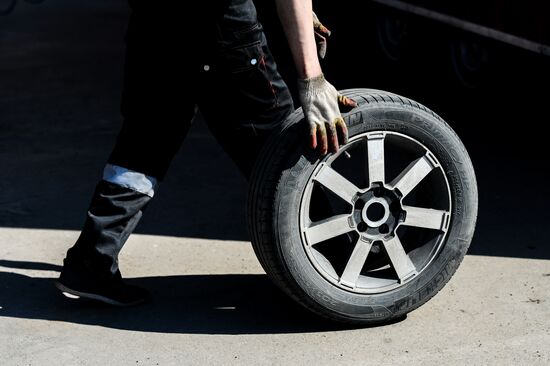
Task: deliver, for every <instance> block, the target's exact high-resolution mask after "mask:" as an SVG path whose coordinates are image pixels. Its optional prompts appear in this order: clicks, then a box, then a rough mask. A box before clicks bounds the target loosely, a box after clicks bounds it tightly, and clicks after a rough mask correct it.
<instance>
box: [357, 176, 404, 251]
mask: <svg viewBox="0 0 550 366" xmlns="http://www.w3.org/2000/svg"><path fill="white" fill-rule="evenodd" d="M403 214H404V211H403V208H402V207H401V201H400V198H399V196H398V194H397V193H396V192H395V191H394V190H390V189H387V188H385V187H382V186H380V185H377V186H374V187H372V188H371V189H369V190H368V191H366V192H365V193H363V194H361V195H360V196H358V197H357V200H356V201H355V205H354V212H353V215H352V217H353V221H354V223H355V227H356V230H357V231H358V232H359V235H361V236H362V237H364V238H365V239H368V240H371V241H372V240H382V239H387V238H388V237H390V236H391V235H393V232H394V231H395V228H396V227H397V224H398V223H399V219H400V218H401V217H402V215H403Z"/></svg>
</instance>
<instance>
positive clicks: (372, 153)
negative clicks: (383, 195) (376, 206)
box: [367, 135, 385, 184]
mask: <svg viewBox="0 0 550 366" xmlns="http://www.w3.org/2000/svg"><path fill="white" fill-rule="evenodd" d="M367 153H368V157H369V184H372V183H374V182H382V183H384V182H385V174H384V135H374V136H372V137H369V138H368V140H367Z"/></svg>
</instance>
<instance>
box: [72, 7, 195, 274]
mask: <svg viewBox="0 0 550 366" xmlns="http://www.w3.org/2000/svg"><path fill="white" fill-rule="evenodd" d="M173 26H174V24H167V23H166V22H165V21H164V19H163V17H161V16H160V14H150V13H147V12H145V11H141V10H134V11H133V12H132V14H131V18H130V23H129V26H128V31H127V36H126V61H125V71H124V72H125V75H124V85H123V94H122V105H121V110H122V115H123V118H124V120H123V126H122V129H121V131H120V133H119V135H118V138H117V141H116V144H115V147H114V149H113V152H112V154H111V155H110V157H109V159H108V164H107V166H106V167H105V171H104V175H103V179H102V180H101V181H100V182H99V183H98V184H97V186H96V189H95V192H94V195H93V197H92V200H91V204H90V206H89V209H88V211H87V215H86V220H85V224H84V227H83V229H82V232H81V234H80V237H79V238H78V240H77V242H76V243H75V245H74V246H73V248H71V249H69V251H68V253H67V258H66V262H65V264H68V263H69V264H74V265H73V266H71V267H73V268H74V267H75V266H76V267H78V266H80V267H81V268H85V269H86V271H87V273H91V274H93V275H94V276H99V277H109V276H120V273H119V268H118V255H119V253H120V250H121V249H122V247H123V245H124V243H125V242H126V240H127V239H128V236H129V235H130V234H131V233H132V232H133V231H134V229H135V227H136V226H137V224H138V222H139V220H140V218H141V217H142V215H143V212H144V210H145V208H146V207H147V205H148V203H149V202H150V200H151V198H152V196H153V194H154V190H155V187H156V185H157V182H158V181H161V180H162V179H163V178H164V176H165V174H166V171H167V169H168V167H169V165H170V162H171V160H172V158H173V157H174V155H175V154H176V152H177V151H178V149H179V147H180V145H181V143H182V141H183V139H184V138H185V136H186V134H187V131H188V130H189V126H190V121H191V118H192V116H193V114H194V108H195V102H194V101H191V100H186V99H185V97H184V96H183V94H182V93H178V92H177V90H178V88H175V86H178V85H182V84H184V83H186V82H188V81H187V79H188V77H187V73H186V70H182V67H181V57H180V56H179V55H180V54H181V50H178V49H176V48H175V47H174V44H175V41H174V39H175V38H176V37H177V36H178V34H177V32H175V29H174V28H173ZM175 90H176V92H174V91H175Z"/></svg>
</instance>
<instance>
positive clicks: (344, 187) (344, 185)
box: [314, 164, 359, 204]
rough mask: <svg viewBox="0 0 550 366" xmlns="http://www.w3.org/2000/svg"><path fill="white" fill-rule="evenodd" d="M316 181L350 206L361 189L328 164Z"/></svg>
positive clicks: (324, 166)
mask: <svg viewBox="0 0 550 366" xmlns="http://www.w3.org/2000/svg"><path fill="white" fill-rule="evenodd" d="M314 179H315V180H316V181H317V182H319V183H320V184H322V185H323V186H324V187H325V188H327V189H329V190H330V191H331V192H333V193H334V194H336V195H338V196H339V197H340V198H342V199H343V200H344V201H346V202H348V203H350V204H351V203H352V198H353V197H354V196H355V195H356V194H357V192H359V188H357V187H356V186H355V184H353V183H351V182H350V181H349V180H347V179H346V178H344V177H343V176H342V175H341V174H340V173H338V172H337V171H335V170H334V169H332V168H331V167H330V166H328V165H326V164H324V165H323V167H322V168H321V170H320V171H319V173H318V174H317V176H316V177H315V178H314Z"/></svg>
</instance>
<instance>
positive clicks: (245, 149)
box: [65, 0, 294, 279]
mask: <svg viewBox="0 0 550 366" xmlns="http://www.w3.org/2000/svg"><path fill="white" fill-rule="evenodd" d="M130 5H131V7H132V13H131V18H130V22H129V26H128V31H127V34H126V47H127V48H126V63H125V76H124V88H123V95H122V106H121V109H122V115H123V117H124V121H123V126H122V129H121V131H120V133H119V135H118V138H117V141H116V145H115V147H114V149H113V151H112V154H111V155H110V157H109V160H108V163H109V164H111V165H114V166H118V167H122V168H125V169H128V170H130V171H134V172H137V173H141V174H143V175H146V176H150V177H153V178H156V180H159V181H162V180H163V178H164V176H165V174H166V171H167V169H168V167H169V165H170V162H171V160H172V158H173V157H174V155H175V154H176V152H177V151H178V149H179V147H180V145H181V143H182V141H183V139H184V138H185V136H186V134H187V132H188V130H189V127H190V123H191V120H192V118H193V115H194V113H195V110H196V106H198V107H199V109H200V111H201V114H202V115H203V116H204V118H205V120H206V121H207V123H208V125H209V127H210V129H211V130H212V132H213V134H214V135H215V137H216V139H217V140H218V142H219V143H220V144H221V145H222V147H223V148H224V150H225V151H226V152H227V153H228V154H229V155H230V157H231V158H232V159H233V160H234V161H235V163H236V164H237V165H238V167H239V168H240V170H241V171H242V172H243V173H244V174H245V175H246V176H247V177H248V176H249V175H250V172H251V170H252V166H253V164H254V162H255V160H256V158H257V156H258V153H259V151H260V149H261V148H262V146H263V144H264V143H265V141H266V140H267V138H268V136H269V135H270V134H271V133H272V132H273V131H276V130H277V129H278V127H279V126H281V125H282V123H283V121H284V120H285V119H286V117H287V116H288V115H289V114H290V113H292V111H293V109H294V106H293V103H292V98H291V95H290V93H289V91H288V88H287V86H286V84H285V83H284V81H283V80H282V78H281V76H280V75H279V73H278V72H277V67H276V65H275V62H274V60H273V57H272V55H271V53H270V51H269V49H268V46H267V42H266V39H265V36H264V33H263V30H262V26H261V24H259V23H258V20H257V16H256V10H255V8H254V5H253V3H252V1H251V0H199V1H172V0H170V1H168V0H164V1H162V0H159V1H155V2H153V1H147V2H146V1H144V0H131V1H130ZM150 198H151V197H149V196H148V195H146V194H144V193H140V192H139V191H136V190H132V189H129V188H128V187H125V186H120V185H117V184H113V183H112V182H110V181H101V182H99V184H98V185H97V187H96V191H95V192H94V196H93V198H92V202H91V204H90V208H89V210H88V212H87V217H86V223H85V225H84V228H83V230H82V232H81V234H80V237H79V238H78V240H77V242H76V243H75V245H74V246H73V247H72V248H71V249H69V251H68V253H67V258H66V262H65V264H66V265H67V264H74V266H76V267H77V268H82V269H83V270H85V272H86V273H92V274H93V276H94V277H97V278H104V279H109V278H112V276H119V275H120V273H119V269H118V254H119V252H120V250H121V249H122V246H123V245H124V243H125V242H126V240H127V238H128V236H129V235H130V233H131V232H132V231H133V230H134V228H135V227H136V225H137V223H138V221H139V219H140V217H141V216H142V213H143V211H144V210H145V208H146V206H147V205H148V203H149V201H150Z"/></svg>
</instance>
